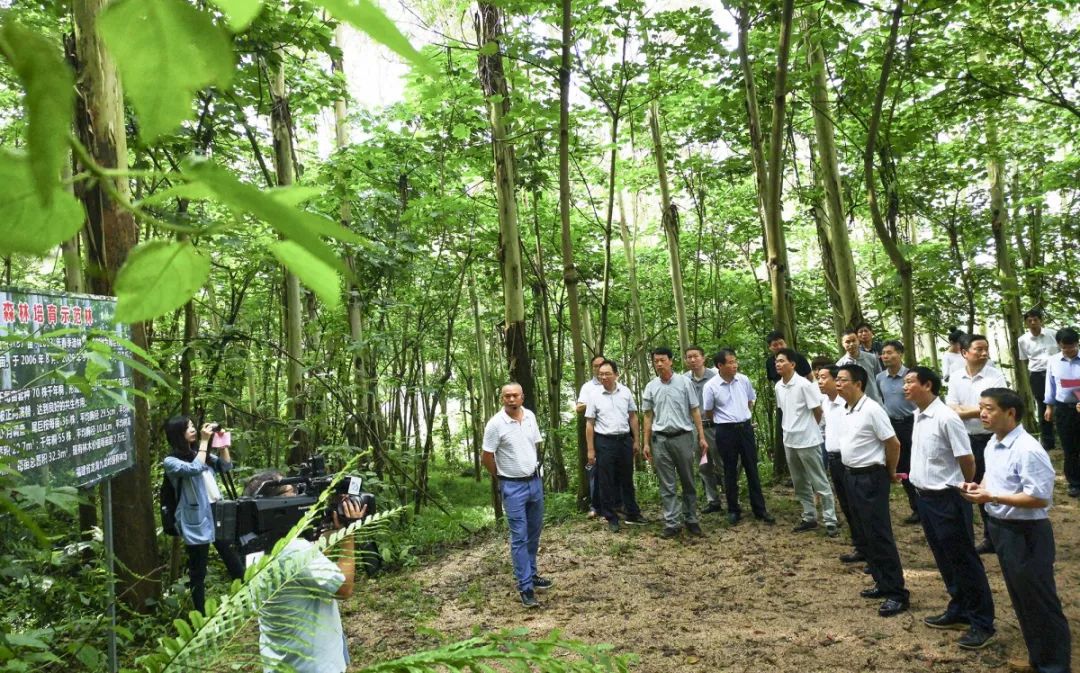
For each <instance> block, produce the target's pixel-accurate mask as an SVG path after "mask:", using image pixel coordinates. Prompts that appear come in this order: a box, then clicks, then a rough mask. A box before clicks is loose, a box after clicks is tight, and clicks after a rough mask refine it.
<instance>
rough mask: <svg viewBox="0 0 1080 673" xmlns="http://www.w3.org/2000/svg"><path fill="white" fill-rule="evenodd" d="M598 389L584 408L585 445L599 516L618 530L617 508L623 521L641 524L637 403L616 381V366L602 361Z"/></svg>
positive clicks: (617, 378)
mask: <svg viewBox="0 0 1080 673" xmlns="http://www.w3.org/2000/svg"><path fill="white" fill-rule="evenodd" d="M598 376H599V377H600V385H601V388H600V391H599V392H593V394H592V396H591V397H590V398H589V406H588V408H587V409H586V410H585V444H586V447H587V448H588V460H589V464H590V465H595V466H596V470H597V473H598V476H599V479H600V494H601V499H600V515H601V516H603V517H604V518H605V519H607V522H608V529H609V530H610V531H611V532H612V533H617V532H619V511H620V510H621V511H623V512H624V513H625V515H626V523H632V524H644V523H646V521H645V518H644V517H642V516H641V508H639V507H638V503H637V497H636V496H635V494H634V454H636V453H637V452H638V420H637V405H636V404H634V396H633V395H632V394H631V393H630V389H629V388H627V387H626V386H624V385H623V384H621V383H619V367H618V365H616V364H615V363H614V362H612V361H611V360H604V362H603V363H601V365H600V371H599V373H598Z"/></svg>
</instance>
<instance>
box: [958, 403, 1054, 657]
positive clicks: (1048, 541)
mask: <svg viewBox="0 0 1080 673" xmlns="http://www.w3.org/2000/svg"><path fill="white" fill-rule="evenodd" d="M1023 418H1024V402H1023V400H1022V399H1021V398H1020V396H1019V395H1018V394H1016V393H1015V392H1013V391H1012V390H1009V389H1008V388H987V389H986V390H984V391H982V395H981V397H980V399H979V420H980V421H981V422H982V424H983V427H985V428H986V429H987V430H989V431H990V432H992V433H993V438H992V439H991V440H990V442H989V444H988V445H987V447H986V474H985V475H984V477H983V479H982V482H981V483H974V482H968V483H965V484H964V485H963V486H962V487H961V488H962V490H963V496H964V497H965V498H967V499H968V500H970V501H971V502H974V503H978V504H980V505H985V506H986V513H987V514H988V515H989V526H990V536H991V539H992V540H993V542H994V550H995V552H996V553H997V557H998V561H1000V563H1001V574H1002V575H1003V576H1004V578H1005V587H1006V588H1007V589H1008V590H1009V598H1010V599H1011V600H1012V606H1013V610H1014V611H1015V612H1016V618H1017V621H1018V622H1019V623H1020V632H1021V633H1022V634H1023V636H1024V643H1025V644H1026V645H1027V649H1028V661H1027V662H1026V664H1025V662H1019V664H1020V666H1025V665H1027V667H1028V668H1031V669H1034V670H1036V671H1042V672H1043V673H1066V672H1067V671H1069V670H1070V661H1071V652H1072V650H1071V647H1070V635H1069V622H1068V621H1067V620H1066V619H1065V614H1064V613H1063V612H1062V609H1061V600H1060V599H1059V598H1058V595H1057V585H1056V584H1055V582H1054V553H1055V549H1054V530H1053V528H1052V527H1051V526H1050V520H1049V518H1048V515H1047V510H1048V509H1050V506H1051V505H1052V504H1053V498H1054V468H1053V466H1052V465H1051V464H1050V457H1049V456H1047V455H1046V451H1045V450H1044V449H1043V448H1042V445H1041V444H1039V440H1037V439H1035V438H1034V437H1032V436H1031V435H1029V434H1028V433H1027V431H1026V430H1024V426H1023V425H1021V421H1022V420H1023ZM1010 668H1012V669H1013V670H1017V668H1019V667H1017V666H1016V664H1015V663H1013V662H1010Z"/></svg>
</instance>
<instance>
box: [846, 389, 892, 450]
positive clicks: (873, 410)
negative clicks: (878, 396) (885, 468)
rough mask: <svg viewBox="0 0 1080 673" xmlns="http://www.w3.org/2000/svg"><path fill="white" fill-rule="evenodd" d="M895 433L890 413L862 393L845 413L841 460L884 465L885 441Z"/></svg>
mask: <svg viewBox="0 0 1080 673" xmlns="http://www.w3.org/2000/svg"><path fill="white" fill-rule="evenodd" d="M895 436H896V431H895V430H893V427H892V423H891V422H890V421H889V414H887V413H885V409H884V408H883V407H882V406H881V405H880V404H878V403H877V402H875V401H874V400H872V399H870V398H869V397H868V396H866V395H863V396H862V397H861V398H860V399H859V401H858V402H856V403H855V406H854V407H849V408H848V410H847V414H845V416H844V434H843V436H842V438H841V440H840V460H841V461H843V463H844V465H846V466H848V467H871V466H873V465H884V464H885V441H886V440H888V439H890V438H892V437H895Z"/></svg>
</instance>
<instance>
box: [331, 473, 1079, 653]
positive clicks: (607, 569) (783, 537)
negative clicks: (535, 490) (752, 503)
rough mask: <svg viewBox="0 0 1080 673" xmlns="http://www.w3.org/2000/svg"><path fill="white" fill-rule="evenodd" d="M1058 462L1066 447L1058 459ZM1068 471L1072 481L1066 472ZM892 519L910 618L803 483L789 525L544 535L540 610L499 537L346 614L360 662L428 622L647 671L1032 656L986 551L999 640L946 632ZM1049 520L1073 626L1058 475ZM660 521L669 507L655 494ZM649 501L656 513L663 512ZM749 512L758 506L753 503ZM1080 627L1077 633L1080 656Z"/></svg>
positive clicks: (922, 545)
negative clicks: (846, 558) (525, 604)
mask: <svg viewBox="0 0 1080 673" xmlns="http://www.w3.org/2000/svg"><path fill="white" fill-rule="evenodd" d="M1054 457H1055V462H1058V463H1060V453H1055V454H1054ZM1058 467H1059V475H1060V465H1058ZM894 490H895V491H896V492H895V493H894V500H893V521H894V531H895V534H896V536H897V544H898V546H899V547H900V554H901V558H902V559H903V563H904V571H905V576H906V578H907V585H908V588H909V590H910V591H911V602H912V607H911V611H910V612H907V613H905V614H902V615H899V616H897V617H892V618H889V619H883V618H880V617H878V616H877V612H876V608H877V604H878V601H869V600H865V599H862V598H860V597H859V595H858V593H859V590H860V589H863V588H865V587H867V586H869V585H870V580H869V576H867V575H864V574H863V573H862V572H861V571H860V569H859V568H853V567H850V566H844V565H843V564H841V563H840V562H839V561H838V560H837V556H838V555H839V554H841V553H844V552H845V551H847V550H848V549H849V546H848V544H847V542H846V541H845V537H844V536H842V537H841V538H840V539H836V540H831V539H828V538H826V537H825V536H824V534H823V533H821V532H812V533H799V534H796V533H792V532H790V530H791V525H793V524H794V523H795V522H796V519H797V515H796V513H795V511H794V506H793V501H794V498H793V495H792V493H791V491H790V490H785V489H779V488H778V489H776V490H774V491H773V492H772V493H770V494H767V497H768V498H769V500H770V501H771V502H770V505H771V507H772V508H773V510H774V511H775V512H777V513H778V514H779V517H778V518H779V522H778V524H777V525H776V526H774V527H767V526H764V525H762V524H759V523H758V522H756V521H753V520H749V521H744V522H743V523H742V524H740V525H739V526H737V527H729V526H728V524H727V522H726V519H725V518H724V516H723V515H721V514H713V515H707V516H706V517H704V519H703V528H704V529H705V538H704V539H701V540H695V541H688V540H686V539H685V538H684V539H683V540H681V541H679V540H671V541H669V540H661V539H659V538H658V537H657V533H658V532H659V528H660V527H659V524H656V523H654V524H653V525H650V526H647V527H644V528H631V527H627V526H624V527H623V531H622V532H620V533H618V534H615V535H612V534H611V533H609V532H608V531H607V529H606V527H604V526H603V525H602V524H599V523H595V522H591V521H584V520H582V521H575V522H572V523H568V524H564V525H561V526H558V527H549V528H547V529H545V531H544V534H543V538H542V541H541V549H540V555H539V563H540V567H541V570H542V572H543V574H544V575H546V576H550V577H551V578H552V579H554V580H555V582H556V586H555V587H554V588H553V589H552V590H551V591H549V592H547V593H546V594H542V595H541V599H542V608H541V609H540V610H533V611H527V610H525V609H523V608H522V607H521V605H520V604H519V603H518V601H517V594H516V592H515V591H514V590H513V580H512V576H511V570H510V564H509V558H508V553H507V549H506V542H505V540H504V539H503V538H501V537H500V538H499V539H497V540H495V539H492V540H489V541H487V542H484V543H482V544H480V545H477V546H475V547H473V548H470V549H467V550H461V551H457V552H454V553H451V554H450V555H448V556H447V557H445V558H442V559H440V560H439V561H437V562H435V563H434V564H432V565H429V566H426V567H424V568H423V569H421V570H418V571H416V572H414V573H411V574H407V575H399V576H395V577H390V578H383V579H380V580H378V581H376V582H371V583H368V584H366V585H364V586H363V587H362V588H360V589H359V590H358V593H361V594H362V595H363V596H364V597H363V598H362V599H361V602H360V603H359V604H357V603H354V604H352V606H350V608H349V609H348V612H351V614H350V615H349V616H347V617H346V621H347V623H348V627H347V630H348V631H349V641H350V643H351V645H352V648H353V650H354V661H353V663H354V664H358V665H362V664H364V663H367V662H370V661H374V660H382V659H386V658H390V657H393V656H395V655H400V654H404V653H407V652H412V651H416V650H418V649H423V648H425V647H430V646H432V645H433V644H435V643H436V642H437V639H436V637H435V636H433V635H432V634H431V633H430V631H428V630H429V629H433V630H435V631H438V632H441V633H444V634H447V635H448V636H449V637H450V638H452V639H459V638H464V637H467V636H469V635H471V633H472V631H473V628H474V627H479V628H480V629H482V630H497V629H502V628H510V627H522V626H523V627H527V628H528V629H530V630H531V631H532V632H534V633H537V634H538V635H539V634H545V633H547V632H548V631H550V630H552V629H556V628H558V629H561V630H563V631H564V632H565V633H566V634H567V635H568V636H570V637H573V638H577V639H581V640H585V641H589V642H606V643H611V644H612V645H614V646H615V648H616V651H618V652H635V653H637V655H638V656H639V664H638V665H637V667H636V670H639V671H646V672H649V673H652V672H665V671H703V672H704V671H781V672H791V673H805V672H807V671H870V670H872V671H881V672H888V671H896V672H901V671H903V672H910V671H933V672H934V673H944V672H945V671H960V670H969V671H970V670H975V671H1004V670H1007V667H1006V666H1005V662H1006V660H1007V659H1008V658H1009V657H1015V656H1017V655H1020V654H1022V653H1024V646H1023V641H1022V639H1021V637H1020V632H1019V630H1018V628H1017V624H1016V618H1015V616H1014V614H1013V612H1012V608H1011V605H1010V604H1009V598H1008V594H1007V593H1006V591H1005V585H1004V583H1003V582H1002V580H1001V571H1000V568H999V566H998V562H997V558H996V557H993V556H990V557H983V558H984V561H985V562H986V564H987V572H988V574H989V577H990V585H991V587H992V589H993V591H994V599H995V602H996V608H997V627H998V638H997V640H996V641H995V642H994V643H993V644H992V645H990V646H988V647H987V648H986V649H984V650H982V651H980V652H976V653H970V652H965V651H963V650H961V649H959V648H958V647H956V646H955V644H954V641H955V639H956V638H957V637H958V636H959V635H961V633H960V632H955V631H935V630H932V629H929V628H926V627H925V626H923V625H922V624H921V620H922V618H923V617H925V616H927V615H930V614H936V613H938V612H940V611H941V609H942V608H943V607H944V606H945V603H946V595H945V591H944V587H943V586H942V583H941V579H940V576H939V575H938V573H937V569H936V567H935V566H934V562H933V559H932V557H931V555H930V550H929V548H928V547H927V546H926V541H925V538H924V537H923V534H922V529H921V527H919V526H917V525H916V526H905V525H901V524H899V521H900V520H901V518H902V517H903V516H905V515H906V514H907V512H905V511H903V510H904V509H906V504H904V505H903V507H902V506H901V501H900V495H901V494H900V492H899V489H898V488H897V489H894ZM1055 500H1056V503H1057V506H1056V507H1055V508H1054V509H1053V510H1052V513H1051V517H1052V521H1053V524H1054V532H1055V535H1056V539H1057V559H1058V562H1057V574H1056V576H1057V583H1058V591H1059V594H1060V595H1061V598H1062V601H1063V603H1064V605H1065V613H1066V615H1067V616H1068V618H1069V620H1070V623H1072V624H1074V625H1075V624H1076V623H1077V618H1078V617H1080V583H1078V581H1077V580H1078V578H1080V561H1078V560H1077V558H1076V556H1077V550H1078V547H1080V544H1078V540H1080V532H1078V528H1077V524H1078V522H1080V501H1078V500H1076V499H1074V498H1068V497H1066V496H1065V492H1064V484H1063V482H1062V480H1061V478H1060V477H1059V484H1058V489H1057V492H1056V493H1055ZM644 504H645V507H646V512H645V514H646V516H648V517H650V519H652V520H654V521H655V520H656V517H657V514H658V511H657V507H656V505H655V503H644ZM650 505H651V507H650ZM744 506H745V505H744ZM1078 640H1080V634H1078V633H1076V629H1075V628H1074V629H1073V660H1074V661H1080V658H1078V657H1077V652H1078V651H1080V647H1078V642H1077V641H1078Z"/></svg>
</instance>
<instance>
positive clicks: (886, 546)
mask: <svg viewBox="0 0 1080 673" xmlns="http://www.w3.org/2000/svg"><path fill="white" fill-rule="evenodd" d="M844 478H845V479H846V480H847V481H846V482H845V484H844V486H845V487H846V488H847V495H848V500H849V501H850V503H851V514H852V516H853V517H854V521H853V522H852V523H853V524H854V526H853V527H858V528H859V530H860V535H861V537H862V540H863V543H862V547H861V548H858V547H857V549H858V550H859V551H861V552H862V553H863V556H865V557H866V562H867V565H869V566H870V572H871V574H872V576H873V578H874V583H875V584H876V585H877V588H878V589H879V590H880V591H881V592H882V594H883V595H884V596H885V597H886V598H893V599H895V600H898V601H907V600H908V590H907V589H906V588H905V587H904V567H903V566H902V565H901V564H900V553H899V552H898V551H897V550H896V540H895V539H894V538H893V532H892V518H891V517H890V516H889V485H890V484H891V483H892V482H891V481H889V472H888V471H887V470H886V469H885V467H884V466H882V467H881V468H880V469H873V470H870V471H868V472H857V473H853V472H852V471H851V470H850V469H849V470H848V471H847V474H845V475H844Z"/></svg>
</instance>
